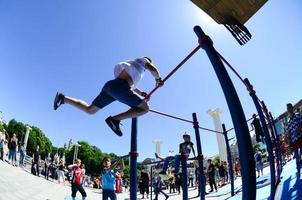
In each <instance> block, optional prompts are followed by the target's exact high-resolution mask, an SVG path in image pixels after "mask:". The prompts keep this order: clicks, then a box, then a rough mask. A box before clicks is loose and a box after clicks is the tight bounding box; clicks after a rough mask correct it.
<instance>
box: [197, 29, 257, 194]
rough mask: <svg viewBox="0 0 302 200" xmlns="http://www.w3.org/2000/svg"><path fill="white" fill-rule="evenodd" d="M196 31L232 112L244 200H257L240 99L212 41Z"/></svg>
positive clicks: (253, 164) (253, 171) (251, 159)
mask: <svg viewBox="0 0 302 200" xmlns="http://www.w3.org/2000/svg"><path fill="white" fill-rule="evenodd" d="M194 31H195V33H196V35H197V37H198V39H199V44H200V46H201V47H202V48H204V50H205V51H206V53H207V55H208V57H209V59H210V61H211V63H212V65H213V68H214V70H215V72H216V75H217V78H218V80H219V82H220V85H221V87H222V90H223V93H224V96H225V98H226V101H227V104H228V107H229V110H230V114H231V117H232V121H233V124H234V128H235V133H236V137H237V141H238V150H239V157H240V166H241V175H242V199H244V200H255V199H256V174H255V162H253V160H254V153H253V147H252V141H251V137H250V134H249V130H248V126H247V123H246V119H245V115H244V112H243V109H242V106H241V103H240V100H239V97H238V95H237V92H236V90H235V88H234V85H233V83H232V81H231V78H230V77H229V75H228V73H227V71H226V69H225V67H224V65H223V63H222V61H221V60H220V58H219V55H218V54H217V52H216V50H215V48H214V47H213V43H212V41H211V39H210V38H209V37H208V36H206V35H205V33H204V32H203V31H202V29H201V28H200V27H199V26H195V27H194Z"/></svg>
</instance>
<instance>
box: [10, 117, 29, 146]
mask: <svg viewBox="0 0 302 200" xmlns="http://www.w3.org/2000/svg"><path fill="white" fill-rule="evenodd" d="M25 131H26V126H25V125H24V124H23V123H22V122H17V121H16V120H15V119H12V120H10V121H9V122H8V126H7V132H8V136H9V138H11V137H12V136H13V134H14V133H16V135H17V138H18V140H19V141H20V140H21V139H22V135H23V134H24V133H25Z"/></svg>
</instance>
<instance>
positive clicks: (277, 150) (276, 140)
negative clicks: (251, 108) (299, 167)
mask: <svg viewBox="0 0 302 200" xmlns="http://www.w3.org/2000/svg"><path fill="white" fill-rule="evenodd" d="M261 105H262V110H263V113H264V115H265V117H266V119H267V122H268V126H269V129H270V130H271V135H272V137H273V139H274V144H275V157H276V162H277V175H278V176H277V180H276V182H275V184H277V183H278V182H279V181H280V175H281V173H280V172H281V170H280V160H279V156H278V154H279V152H280V151H281V150H280V146H279V144H280V143H279V138H278V136H277V134H276V132H275V131H274V129H273V126H272V121H271V118H270V116H269V114H268V110H267V107H266V105H265V103H264V101H261ZM277 138H278V139H277ZM279 173H280V174H279Z"/></svg>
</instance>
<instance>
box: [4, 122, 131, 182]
mask: <svg viewBox="0 0 302 200" xmlns="http://www.w3.org/2000/svg"><path fill="white" fill-rule="evenodd" d="M1 128H5V129H6V130H7V132H8V133H9V137H10V138H11V137H12V135H13V133H16V134H17V137H18V140H19V141H21V140H23V138H24V136H25V132H26V125H24V124H23V123H22V122H18V121H16V120H15V119H12V120H11V121H9V123H8V126H7V127H4V126H3V125H2V126H0V130H1ZM78 144H79V145H80V146H79V148H78V158H80V159H81V160H82V163H83V164H85V168H86V173H87V174H89V175H92V176H99V175H100V174H101V167H102V160H103V158H104V157H105V156H109V157H110V158H111V159H114V158H116V157H117V155H115V154H113V153H109V154H108V153H103V152H102V151H101V150H100V149H99V148H98V147H96V146H92V145H90V144H89V143H88V142H85V141H79V142H78ZM37 145H39V146H40V153H41V158H42V159H44V158H45V155H47V153H51V155H52V156H53V155H54V154H56V153H58V155H59V156H60V157H61V158H62V157H63V155H65V161H66V163H65V164H66V165H69V164H72V163H73V157H74V150H75V146H74V145H73V144H72V141H71V140H70V141H69V142H68V144H67V145H66V146H65V147H55V146H53V145H52V142H51V141H50V139H49V138H47V137H46V136H45V134H44V133H43V131H42V130H41V129H40V128H38V127H36V126H31V130H30V132H29V136H28V141H27V155H29V156H32V154H33V152H34V151H35V149H36V146H37ZM124 163H125V171H124V174H125V177H127V178H129V176H130V170H129V164H128V163H129V159H128V158H126V159H124Z"/></svg>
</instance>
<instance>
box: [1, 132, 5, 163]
mask: <svg viewBox="0 0 302 200" xmlns="http://www.w3.org/2000/svg"><path fill="white" fill-rule="evenodd" d="M5 141H6V137H5V130H4V129H3V131H0V159H1V160H3V161H4V145H5Z"/></svg>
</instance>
